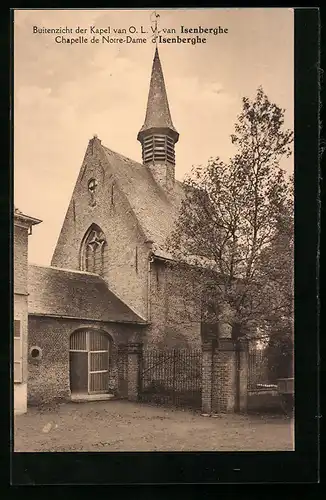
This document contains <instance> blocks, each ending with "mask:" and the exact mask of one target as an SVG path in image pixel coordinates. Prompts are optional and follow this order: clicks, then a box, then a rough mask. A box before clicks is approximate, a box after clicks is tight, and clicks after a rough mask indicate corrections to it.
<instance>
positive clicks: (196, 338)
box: [147, 260, 201, 348]
mask: <svg viewBox="0 0 326 500" xmlns="http://www.w3.org/2000/svg"><path fill="white" fill-rule="evenodd" d="M150 278H151V279H150V297H151V304H150V314H151V325H150V326H149V327H148V336H147V342H148V344H157V345H159V346H160V347H170V348H173V347H175V348H176V347H186V346H192V347H200V345H201V334H200V332H201V329H200V309H199V308H198V303H197V302H196V300H197V299H198V296H199V295H198V290H196V289H194V284H193V283H192V282H190V281H189V280H188V277H187V273H186V272H185V271H184V270H183V269H182V267H180V266H177V265H175V266H173V267H171V266H170V265H166V264H165V263H164V262H162V261H158V260H156V261H154V262H153V263H152V265H151V273H150Z"/></svg>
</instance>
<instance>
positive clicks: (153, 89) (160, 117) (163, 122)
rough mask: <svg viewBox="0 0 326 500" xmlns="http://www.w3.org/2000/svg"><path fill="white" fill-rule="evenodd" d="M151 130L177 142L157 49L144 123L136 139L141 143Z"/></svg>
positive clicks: (177, 135) (176, 133)
mask: <svg viewBox="0 0 326 500" xmlns="http://www.w3.org/2000/svg"><path fill="white" fill-rule="evenodd" d="M153 129H154V130H155V129H159V130H160V131H163V130H165V131H166V132H167V133H169V135H170V136H171V138H173V140H174V142H177V141H178V138H179V134H178V132H177V131H176V129H175V128H174V126H173V123H172V119H171V114H170V108H169V102H168V98H167V94H166V88H165V83H164V77H163V71H162V65H161V61H160V57H159V53H158V48H157V47H156V49H155V55H154V60H153V67H152V75H151V81H150V87H149V93H148V101H147V109H146V117H145V122H144V125H143V126H142V128H141V129H140V131H139V133H138V137H137V139H138V140H139V141H140V142H142V139H143V137H144V135H147V133H149V132H151V131H152V130H153Z"/></svg>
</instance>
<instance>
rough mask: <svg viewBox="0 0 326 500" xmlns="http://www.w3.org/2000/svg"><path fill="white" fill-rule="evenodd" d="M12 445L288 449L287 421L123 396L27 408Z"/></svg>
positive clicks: (77, 448)
mask: <svg viewBox="0 0 326 500" xmlns="http://www.w3.org/2000/svg"><path fill="white" fill-rule="evenodd" d="M14 427H15V428H14V448H15V451H18V452H19V451H21V452H26V451H28V452H42V451H53V452H60V451H105V452H108V451H286V450H289V451H292V450H293V447H294V444H293V443H294V438H293V433H294V424H293V420H292V419H290V418H286V417H285V416H280V415H278V416H273V415H234V414H233V415H219V416H217V417H215V418H214V417H203V416H201V415H200V414H198V413H197V414H196V413H194V412H191V411H187V410H184V411H183V410H176V409H170V408H161V407H154V406H149V405H144V404H137V403H131V402H128V401H98V402H92V403H90V402H88V403H67V404H62V405H58V406H56V407H54V408H51V409H49V408H48V409H43V410H40V409H36V408H29V409H28V413H27V414H25V415H18V416H15V423H14Z"/></svg>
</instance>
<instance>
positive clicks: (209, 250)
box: [168, 88, 293, 338]
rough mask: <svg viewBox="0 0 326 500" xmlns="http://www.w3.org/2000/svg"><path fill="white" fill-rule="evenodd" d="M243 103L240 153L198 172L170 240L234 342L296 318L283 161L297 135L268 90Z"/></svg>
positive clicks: (189, 180)
mask: <svg viewBox="0 0 326 500" xmlns="http://www.w3.org/2000/svg"><path fill="white" fill-rule="evenodd" d="M242 104H243V106H242V112H241V114H240V115H239V116H238V120H237V123H236V124H235V133H234V134H233V135H232V136H231V140H232V143H233V144H234V146H235V147H236V150H237V151H236V154H235V156H234V157H233V158H232V159H230V161H229V163H228V164H226V163H224V162H223V161H221V160H220V158H219V157H216V158H213V159H211V160H209V162H208V165H207V166H196V167H193V168H192V171H191V173H190V175H188V176H187V177H186V178H185V180H184V192H185V196H184V199H183V202H182V205H181V210H180V214H179V218H178V220H177V223H176V227H175V230H174V231H173V233H172V235H171V237H170V239H169V241H168V246H169V250H170V252H172V253H173V255H174V256H175V258H176V259H177V260H179V261H184V262H187V263H188V264H191V266H190V267H189V269H192V271H190V272H192V273H193V269H196V272H195V274H194V275H195V276H196V279H197V280H198V274H201V281H202V283H203V287H202V291H201V300H202V301H203V310H204V311H205V313H207V311H209V313H208V314H209V315H210V317H211V318H212V316H214V314H215V316H216V321H222V322H224V323H228V324H229V325H230V327H231V329H232V335H233V337H234V338H238V337H239V336H243V335H246V333H248V332H249V331H253V329H255V328H256V327H257V326H260V327H261V326H264V325H265V326H266V325H267V326H268V325H273V324H274V323H275V321H279V322H280V323H282V321H283V320H282V318H284V317H287V318H289V317H290V316H291V314H292V277H291V271H292V268H293V255H292V243H293V220H292V219H293V217H292V214H293V206H292V198H293V196H292V194H293V193H292V179H287V177H286V173H285V171H284V170H283V169H282V168H281V167H280V160H281V158H282V157H283V156H290V154H291V144H292V142H293V133H292V131H290V130H285V129H284V110H283V109H281V108H279V107H278V106H277V105H276V104H273V103H271V102H270V101H269V99H268V97H267V96H266V95H265V93H264V91H263V90H262V88H259V89H258V91H257V94H256V98H255V100H253V101H251V100H250V99H249V98H247V97H245V98H243V102H242ZM284 256H286V259H285V257H284ZM285 296H286V297H287V299H286V304H285V299H284V298H285ZM280 305H281V306H282V307H280Z"/></svg>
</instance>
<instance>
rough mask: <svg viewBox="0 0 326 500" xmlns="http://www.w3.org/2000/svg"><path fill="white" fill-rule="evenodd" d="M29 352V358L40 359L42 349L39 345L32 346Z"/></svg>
mask: <svg viewBox="0 0 326 500" xmlns="http://www.w3.org/2000/svg"><path fill="white" fill-rule="evenodd" d="M29 354H30V356H31V358H32V359H34V360H37V359H41V357H42V349H41V348H40V347H37V346H33V347H31V348H30V350H29Z"/></svg>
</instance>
